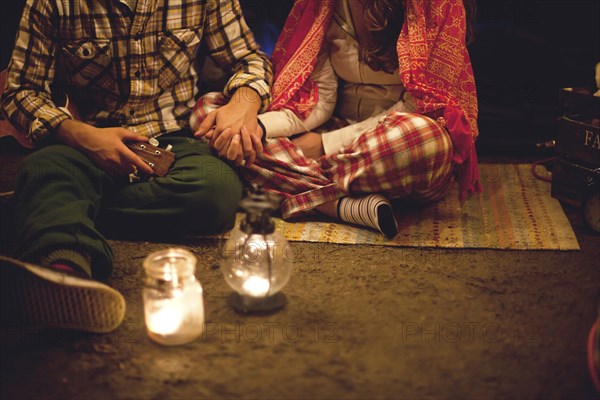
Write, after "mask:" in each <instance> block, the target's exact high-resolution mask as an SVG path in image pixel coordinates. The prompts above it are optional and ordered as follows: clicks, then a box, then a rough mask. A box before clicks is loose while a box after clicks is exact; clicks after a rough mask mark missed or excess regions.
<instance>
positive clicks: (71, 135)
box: [54, 119, 88, 147]
mask: <svg viewBox="0 0 600 400" xmlns="http://www.w3.org/2000/svg"><path fill="white" fill-rule="evenodd" d="M87 126H88V125H87V124H85V123H83V122H79V121H76V120H73V119H66V120H64V121H62V122H61V123H60V124H59V125H58V126H57V127H56V128H55V129H54V137H55V138H56V140H57V141H59V142H60V143H62V144H66V145H69V146H72V147H75V146H76V145H77V144H78V142H79V141H78V140H77V137H78V136H79V135H80V133H81V132H82V131H83V129H84V128H85V127H87Z"/></svg>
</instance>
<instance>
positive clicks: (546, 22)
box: [0, 0, 600, 156]
mask: <svg viewBox="0 0 600 400" xmlns="http://www.w3.org/2000/svg"><path fill="white" fill-rule="evenodd" d="M241 3H242V7H243V8H244V11H245V15H246V19H247V21H248V23H249V25H250V26H251V28H252V29H253V31H254V32H255V35H256V37H257V40H258V42H259V43H261V45H262V46H263V49H264V50H265V51H266V52H267V53H270V52H271V50H272V47H273V43H274V41H275V40H276V37H277V34H278V32H279V30H280V29H281V26H283V23H284V21H285V18H286V16H287V13H288V11H289V9H290V8H291V4H292V1H291V0H262V1H261V0H241ZM23 4H24V1H23V0H8V1H7V0H3V4H2V11H1V12H2V15H1V20H0V29H1V31H0V32H1V33H0V37H1V47H0V56H1V65H0V67H1V68H2V69H4V68H6V66H7V65H8V62H9V60H10V53H11V51H12V46H13V41H14V36H15V32H16V28H17V24H18V20H19V17H20V15H21V11H22V7H23ZM477 8H478V13H477V23H476V27H475V28H476V29H475V34H476V38H475V42H473V43H472V44H471V46H470V48H469V50H470V54H471V58H472V62H473V69H474V71H475V77H476V80H477V88H478V97H479V106H480V114H479V124H480V131H481V134H480V139H479V141H478V148H479V152H480V154H492V155H507V156H509V155H524V154H525V155H532V154H536V152H539V150H536V148H535V144H536V143H538V142H543V141H546V140H550V139H552V138H554V134H555V130H556V126H555V119H556V116H557V115H558V112H559V110H558V91H559V89H560V88H562V87H576V86H594V85H595V81H594V65H595V63H597V62H600V25H599V24H598V15H600V2H599V1H595V0H571V1H552V0H545V1H509V0H479V1H477Z"/></svg>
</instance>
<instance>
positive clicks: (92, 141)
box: [56, 120, 153, 175]
mask: <svg viewBox="0 0 600 400" xmlns="http://www.w3.org/2000/svg"><path fill="white" fill-rule="evenodd" d="M56 138H57V139H58V140H59V141H60V142H62V143H64V144H66V145H68V146H71V147H74V148H76V149H78V150H80V151H82V152H83V153H84V154H86V155H87V156H88V157H89V158H90V159H91V160H92V161H93V162H94V163H95V164H96V165H97V166H98V167H99V168H101V169H102V170H104V171H105V172H107V173H109V174H116V175H127V174H129V173H131V172H133V171H135V169H138V170H140V171H142V172H144V173H146V174H149V175H151V174H152V173H153V171H152V168H150V166H149V165H148V164H146V163H145V162H144V161H143V160H142V159H141V158H140V157H138V156H137V155H136V154H134V153H133V152H132V151H131V150H130V149H129V148H128V147H127V146H126V145H125V142H134V141H143V142H147V141H148V138H146V137H145V136H140V135H138V134H136V133H133V132H131V131H130V130H127V129H125V128H96V127H93V126H91V125H88V124H85V123H83V122H79V121H75V120H66V121H63V122H62V123H61V124H60V125H59V126H58V128H57V129H56Z"/></svg>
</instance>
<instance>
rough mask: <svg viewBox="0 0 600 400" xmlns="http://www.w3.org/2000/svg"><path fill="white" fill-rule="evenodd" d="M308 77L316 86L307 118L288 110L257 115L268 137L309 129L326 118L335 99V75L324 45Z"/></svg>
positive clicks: (327, 50) (333, 105) (328, 117)
mask: <svg viewBox="0 0 600 400" xmlns="http://www.w3.org/2000/svg"><path fill="white" fill-rule="evenodd" d="M310 79H311V80H312V81H313V84H314V85H316V86H317V88H318V97H317V103H316V104H315V105H314V107H313V108H312V110H311V112H310V114H309V115H308V117H307V118H306V119H301V118H300V117H298V116H297V115H296V114H294V112H293V111H291V110H288V109H281V110H278V111H269V112H266V113H264V114H261V115H260V116H259V119H260V120H261V122H262V123H263V125H264V126H265V128H266V131H267V132H266V134H267V137H268V138H271V137H280V136H291V135H295V134H298V133H303V132H310V131H313V130H314V129H315V128H318V127H319V126H321V125H323V124H324V123H326V122H327V121H329V119H330V118H331V116H332V115H333V111H334V109H335V104H336V102H337V87H338V78H337V76H336V74H335V72H334V70H333V67H332V66H331V61H330V59H329V48H328V46H327V45H325V46H323V48H322V49H321V52H320V54H319V57H318V58H317V61H316V63H315V67H314V69H313V71H312V73H311V74H310Z"/></svg>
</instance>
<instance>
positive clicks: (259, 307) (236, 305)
mask: <svg viewBox="0 0 600 400" xmlns="http://www.w3.org/2000/svg"><path fill="white" fill-rule="evenodd" d="M227 303H228V304H229V305H230V306H231V308H233V309H234V310H235V311H237V312H239V313H242V314H270V313H272V312H275V311H278V310H279V309H281V308H283V307H284V306H285V305H286V303H287V298H286V296H285V294H283V293H281V292H277V293H275V294H274V295H271V296H268V297H251V296H243V295H241V294H239V293H237V292H233V293H231V294H230V295H229V297H228V298H227Z"/></svg>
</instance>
